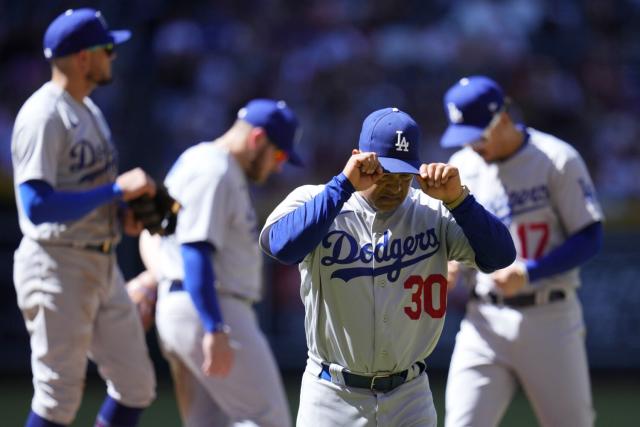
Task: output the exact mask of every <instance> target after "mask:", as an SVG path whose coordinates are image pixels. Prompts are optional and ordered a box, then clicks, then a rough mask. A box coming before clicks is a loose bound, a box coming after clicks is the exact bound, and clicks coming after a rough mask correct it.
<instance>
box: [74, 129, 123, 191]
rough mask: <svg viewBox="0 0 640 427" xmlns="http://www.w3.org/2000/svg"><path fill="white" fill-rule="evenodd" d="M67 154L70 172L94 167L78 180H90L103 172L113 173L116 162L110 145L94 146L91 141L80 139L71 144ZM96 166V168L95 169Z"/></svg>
mask: <svg viewBox="0 0 640 427" xmlns="http://www.w3.org/2000/svg"><path fill="white" fill-rule="evenodd" d="M69 156H70V157H71V165H70V166H69V171H70V172H79V171H85V170H87V169H94V170H91V171H87V173H86V174H85V175H83V176H82V177H81V178H80V179H79V182H91V181H93V180H95V179H96V178H98V177H100V176H101V175H103V174H105V173H109V172H114V173H115V167H116V163H117V162H116V159H115V151H114V150H113V149H111V147H110V146H104V145H101V146H99V147H95V146H93V145H92V144H91V142H89V141H87V140H85V139H81V140H79V141H77V142H76V143H75V144H73V146H72V147H71V150H70V151H69ZM96 166H98V168H97V169H95V168H96Z"/></svg>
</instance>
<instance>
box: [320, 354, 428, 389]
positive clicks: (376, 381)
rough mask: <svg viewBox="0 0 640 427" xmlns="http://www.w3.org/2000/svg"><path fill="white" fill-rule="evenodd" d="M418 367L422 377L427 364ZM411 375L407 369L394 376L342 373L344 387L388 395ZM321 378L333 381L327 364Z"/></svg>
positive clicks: (421, 363)
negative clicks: (364, 389)
mask: <svg viewBox="0 0 640 427" xmlns="http://www.w3.org/2000/svg"><path fill="white" fill-rule="evenodd" d="M415 364H416V365H418V370H419V372H418V375H416V377H417V376H419V375H421V374H422V373H423V372H424V371H425V369H426V368H427V363H426V361H425V362H416V363H415ZM408 373H409V370H408V369H405V370H404V371H402V372H395V373H393V374H381V375H374V376H370V377H369V376H364V375H358V374H353V373H351V372H345V371H342V377H343V378H344V385H346V386H347V387H355V388H366V389H369V390H372V391H378V392H382V393H388V392H390V391H391V390H393V389H394V388H397V387H400V386H401V385H402V384H404V383H405V382H406V381H407V374H408ZM320 378H322V379H324V380H327V381H331V373H330V372H329V365H327V364H326V363H323V364H322V372H321V373H320Z"/></svg>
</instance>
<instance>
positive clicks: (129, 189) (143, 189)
mask: <svg viewBox="0 0 640 427" xmlns="http://www.w3.org/2000/svg"><path fill="white" fill-rule="evenodd" d="M116 184H118V187H120V189H121V190H122V199H123V200H124V201H125V202H126V201H129V200H133V199H136V198H138V197H140V196H142V195H145V194H146V195H148V196H149V197H153V196H155V195H156V183H155V182H154V181H153V179H152V178H151V177H150V176H149V175H148V174H147V173H146V172H145V171H143V170H142V169H140V168H135V169H131V170H130V171H127V172H125V173H123V174H122V175H120V176H118V178H116Z"/></svg>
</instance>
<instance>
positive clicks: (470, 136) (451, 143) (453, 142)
mask: <svg viewBox="0 0 640 427" xmlns="http://www.w3.org/2000/svg"><path fill="white" fill-rule="evenodd" d="M483 132H484V129H482V128H479V127H476V126H469V125H458V124H452V125H449V127H448V128H447V130H446V131H445V133H444V135H442V138H441V139H440V146H442V147H444V148H451V147H460V146H461V145H465V144H469V143H472V142H474V141H477V140H479V139H480V138H482V133H483Z"/></svg>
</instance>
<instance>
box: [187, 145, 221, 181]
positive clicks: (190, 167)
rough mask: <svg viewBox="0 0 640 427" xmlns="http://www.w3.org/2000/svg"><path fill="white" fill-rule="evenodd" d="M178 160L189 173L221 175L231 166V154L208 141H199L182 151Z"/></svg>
mask: <svg viewBox="0 0 640 427" xmlns="http://www.w3.org/2000/svg"><path fill="white" fill-rule="evenodd" d="M178 162H179V163H180V165H181V167H182V168H183V169H184V170H187V171H190V172H191V173H197V174H200V175H207V176H221V175H224V174H225V173H227V171H228V170H229V168H230V167H231V166H232V156H231V154H229V152H228V151H227V150H224V149H222V148H220V147H219V146H217V145H215V144H214V143H212V142H210V141H209V142H199V143H197V144H194V145H192V146H191V147H189V148H187V149H186V150H185V151H183V152H182V154H181V155H180V157H179V158H178Z"/></svg>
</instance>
